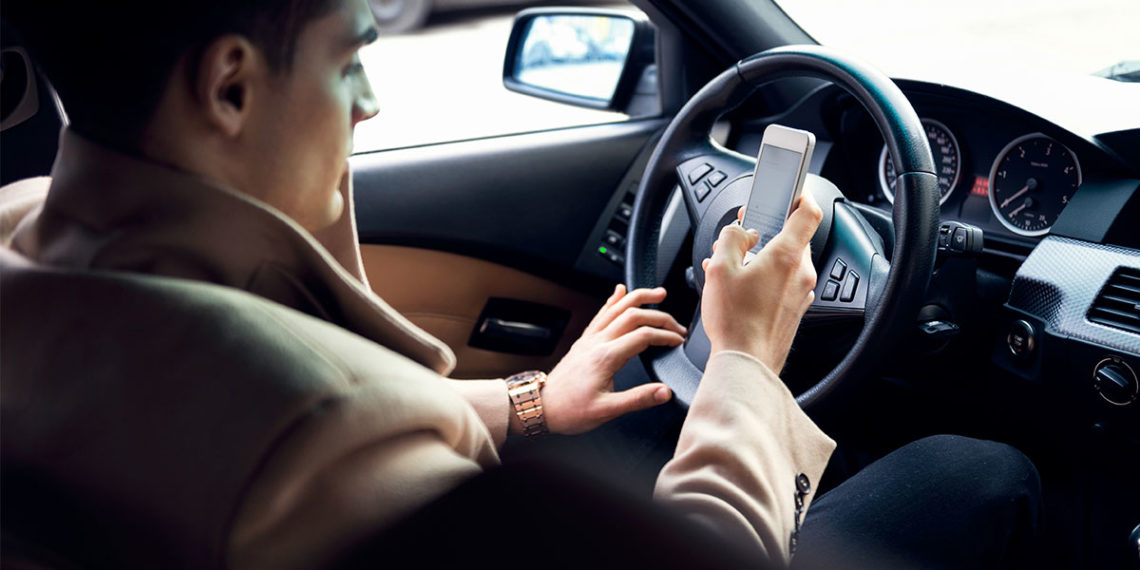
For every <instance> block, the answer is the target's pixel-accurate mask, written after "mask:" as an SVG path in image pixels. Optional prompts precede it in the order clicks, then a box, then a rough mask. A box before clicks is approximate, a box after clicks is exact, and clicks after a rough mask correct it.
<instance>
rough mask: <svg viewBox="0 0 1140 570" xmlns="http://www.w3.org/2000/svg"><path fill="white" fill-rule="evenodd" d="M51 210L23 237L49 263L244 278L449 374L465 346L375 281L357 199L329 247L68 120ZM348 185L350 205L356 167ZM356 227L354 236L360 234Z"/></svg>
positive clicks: (267, 209)
mask: <svg viewBox="0 0 1140 570" xmlns="http://www.w3.org/2000/svg"><path fill="white" fill-rule="evenodd" d="M52 177H53V180H52V183H51V188H50V190H49V192H48V196H47V200H46V202H45V203H44V207H43V209H42V211H40V212H39V213H38V218H36V219H35V220H34V221H33V222H31V223H22V224H21V226H20V228H19V229H18V230H17V232H16V235H15V236H14V238H13V242H12V245H13V248H14V249H16V250H17V251H20V252H21V253H23V254H24V255H27V256H28V257H30V258H32V259H34V260H36V261H38V262H40V263H44V264H48V265H52V266H59V267H69V268H73V269H100V270H115V271H130V272H137V273H145V274H152V275H162V276H167V277H180V278H186V279H193V280H198V281H207V282H211V283H216V284H219V285H226V286H230V287H235V288H238V289H243V290H246V291H249V292H250V293H253V294H255V295H259V296H262V297H265V298H268V299H270V300H272V301H276V302H278V303H281V304H284V305H287V306H289V307H292V308H294V309H297V310H300V311H303V312H306V313H309V314H312V315H314V316H317V317H319V318H322V319H324V320H327V321H330V322H333V323H335V324H337V325H340V326H342V327H344V328H346V329H348V330H351V331H353V332H355V333H357V334H360V335H361V336H364V337H366V338H369V339H371V340H373V341H376V342H378V343H380V344H382V345H384V346H387V347H388V348H390V349H392V350H395V351H397V352H400V353H402V354H404V355H405V356H408V357H409V358H412V359H413V360H416V361H417V362H420V363H421V364H423V365H425V366H427V367H429V368H432V369H433V370H436V371H437V372H439V373H441V374H446V373H448V372H450V371H451V369H452V368H454V365H455V357H454V355H453V354H452V353H451V351H450V350H449V349H448V348H447V346H446V345H444V344H443V343H442V342H440V341H439V340H437V339H435V338H433V337H431V336H430V335H428V334H427V333H425V332H423V331H422V330H421V329H419V328H417V327H416V326H415V325H413V324H412V323H411V322H410V321H408V320H407V319H405V318H404V317H402V316H401V315H400V314H399V313H397V312H396V311H395V310H394V309H392V308H391V307H390V306H388V305H387V304H386V303H385V302H384V301H383V300H381V299H380V298H379V297H378V296H376V295H375V294H374V293H373V292H372V291H371V290H370V289H369V288H368V287H367V286H366V284H365V282H364V280H363V272H362V271H361V270H360V267H361V264H360V252H359V243H358V242H357V240H356V237H355V227H354V225H353V223H352V220H351V216H352V213H351V212H352V210H351V208H345V214H344V215H345V216H346V219H344V220H341V222H342V223H341V224H339V226H340V227H341V228H342V229H344V230H345V232H343V233H345V235H344V236H339V237H340V238H341V239H336V238H337V237H338V236H334V235H325V234H328V233H329V232H322V238H323V239H325V242H326V243H330V244H337V245H338V246H339V247H337V251H335V252H330V251H329V250H328V249H326V248H325V247H324V245H322V243H321V242H318V241H317V239H316V238H314V237H313V235H312V234H310V233H309V232H308V231H306V230H304V229H303V228H301V227H300V226H298V225H297V224H296V223H295V222H293V221H292V220H291V219H289V218H288V217H287V216H285V215H283V214H282V213H281V212H279V211H277V210H276V209H274V208H273V207H271V206H269V205H268V204H265V203H263V202H261V201H258V200H256V199H253V198H251V197H249V196H246V195H244V194H242V193H240V192H237V191H235V190H232V189H229V188H225V187H222V186H220V185H218V184H215V183H212V182H210V181H207V180H204V179H202V178H200V177H197V176H194V175H192V174H189V173H185V172H180V171H177V170H174V169H172V168H168V167H166V166H163V165H161V164H157V163H155V162H151V161H147V160H143V159H139V158H136V157H132V156H129V155H126V154H123V153H120V152H117V151H114V150H111V149H108V148H106V147H103V146H100V145H97V144H95V143H93V142H91V141H89V140H87V139H84V138H83V137H81V136H79V135H77V134H76V133H74V132H70V131H67V130H65V131H64V133H63V135H62V136H61V140H60V149H59V154H58V155H57V157H56V162H55V166H54V167H53V169H52ZM341 191H342V192H344V193H345V197H346V199H347V201H346V203H348V204H351V197H352V189H351V175H350V174H349V173H348V171H347V167H346V174H345V177H344V179H343V181H342V188H341ZM350 234H351V235H350Z"/></svg>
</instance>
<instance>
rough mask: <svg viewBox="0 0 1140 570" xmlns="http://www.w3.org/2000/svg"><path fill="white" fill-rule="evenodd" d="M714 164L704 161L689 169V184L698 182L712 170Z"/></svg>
mask: <svg viewBox="0 0 1140 570" xmlns="http://www.w3.org/2000/svg"><path fill="white" fill-rule="evenodd" d="M712 169H713V165H711V164H709V163H707V162H706V163H704V164H702V165H700V166H698V167H696V168H694V169H692V170H690V171H689V184H696V183H697V181H699V180H700V179H702V178H704V177H705V175H706V174H708V173H710V172H712Z"/></svg>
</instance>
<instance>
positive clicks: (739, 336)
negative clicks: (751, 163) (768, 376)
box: [701, 193, 823, 373]
mask: <svg viewBox="0 0 1140 570" xmlns="http://www.w3.org/2000/svg"><path fill="white" fill-rule="evenodd" d="M822 218H823V212H822V211H820V209H819V205H817V204H816V202H815V200H814V199H812V198H811V196H810V195H808V194H806V193H805V194H803V196H802V197H801V198H800V200H799V204H798V205H797V207H796V209H795V211H794V212H792V215H791V216H790V217H789V218H788V220H787V222H785V223H784V229H783V230H781V231H780V233H779V234H777V235H776V237H774V238H772V241H770V242H768V243H767V244H766V245H765V246H764V247H763V249H761V250H760V253H758V254H757V255H756V257H755V258H753V259H752V260H751V261H750V262H749V263H748V265H745V264H744V254H745V253H746V252H747V251H748V250H749V249H751V248H752V247H753V246H755V245H756V242H757V240H759V239H760V236H759V234H758V233H757V232H756V231H755V230H748V231H746V230H744V229H743V228H741V227H740V226H739V225H737V224H729V225H727V226H725V227H724V229H722V230H721V232H720V237H719V238H718V239H717V241H716V243H715V244H713V256H712V258H711V259H705V260H704V262H703V263H702V267H703V268H704V270H705V288H704V293H703V295H702V297H701V320H702V321H703V324H704V329H705V333H706V334H708V337H709V341H710V343H711V346H712V354H716V353H717V352H719V351H722V350H737V351H741V352H744V353H747V354H751V355H753V356H755V357H756V358H758V359H760V361H761V362H763V363H764V364H765V365H766V366H768V368H769V369H771V370H772V371H773V372H775V373H779V372H780V369H782V368H783V367H784V360H785V359H787V357H788V351H789V350H790V349H791V346H792V339H793V338H794V337H795V334H796V328H797V327H798V326H799V322H800V318H801V317H803V314H804V312H805V311H807V308H808V306H809V305H811V302H812V300H813V299H814V297H815V295H814V293H813V290H814V289H815V282H816V273H815V268H814V267H813V266H812V262H811V249H810V242H811V238H812V235H814V234H815V230H816V228H817V227H818V226H819V222H820V220H821V219H822Z"/></svg>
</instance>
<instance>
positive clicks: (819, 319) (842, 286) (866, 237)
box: [804, 201, 890, 326]
mask: <svg viewBox="0 0 1140 570" xmlns="http://www.w3.org/2000/svg"><path fill="white" fill-rule="evenodd" d="M832 208H833V210H832V215H831V228H830V231H829V232H828V236H827V242H826V244H825V246H824V248H823V252H822V254H821V255H819V256H818V262H817V264H816V269H817V274H818V276H819V277H818V279H817V280H816V286H815V299H814V300H813V301H812V304H811V307H809V308H808V311H807V314H806V315H804V325H805V326H819V325H822V324H831V323H834V322H837V321H839V322H843V321H852V320H860V321H861V320H863V317H864V314H865V313H866V310H867V306H868V304H871V303H873V302H876V301H877V300H878V296H879V295H881V294H882V287H881V286H878V285H880V284H881V283H882V282H883V278H885V277H886V275H887V274H888V273H889V271H890V264H889V263H888V262H887V260H886V259H887V255H886V253H885V251H884V250H885V247H884V244H883V241H882V238H881V237H880V236H879V234H878V232H876V231H875V230H874V229H873V228H872V227H871V226H870V224H868V223H867V222H866V221H865V220H864V219H863V217H862V215H861V214H859V212H858V211H857V210H855V209H854V208H853V207H851V206H849V205H847V203H845V202H842V201H838V202H835V203H834V204H832Z"/></svg>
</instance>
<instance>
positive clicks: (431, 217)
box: [351, 121, 662, 378]
mask: <svg viewBox="0 0 1140 570" xmlns="http://www.w3.org/2000/svg"><path fill="white" fill-rule="evenodd" d="M661 127H662V122H661V121H637V122H629V123H620V124H611V125H600V126H593V127H583V128H576V129H564V130H558V131H548V132H542V133H532V134H526V135H517V136H509V137H498V138H493V139H484V140H478V141H467V142H458V143H449V144H441V145H432V146H426V147H417V148H410V149H401V150H394V151H387V152H378V153H370V154H361V155H356V156H354V157H353V158H352V159H351V160H352V166H353V171H354V185H355V193H356V196H355V202H356V204H355V206H356V214H357V221H358V227H359V233H360V237H361V242H362V244H363V246H362V253H363V257H364V263H365V270H366V272H367V274H368V276H369V280H370V281H371V283H372V286H373V289H374V290H375V291H376V293H377V294H379V295H380V296H381V297H383V298H384V299H385V300H386V301H387V302H388V303H390V304H391V305H392V306H393V307H395V308H396V309H397V310H399V311H400V312H401V313H403V314H404V315H405V316H407V317H408V318H409V319H411V320H412V322H414V323H416V324H417V325H419V326H420V327H422V328H424V329H425V330H427V331H428V332H429V333H431V334H432V335H434V336H436V337H438V338H440V339H441V340H443V341H444V342H446V343H447V344H448V345H449V346H450V347H451V348H452V350H454V351H455V352H456V355H457V357H458V361H459V366H458V369H457V370H456V372H455V376H456V377H464V378H478V377H491V376H501V375H504V374H509V373H513V372H517V371H520V370H526V369H535V368H539V369H549V368H550V367H551V366H553V365H554V364H555V363H556V362H557V360H558V359H559V358H560V357H561V355H562V354H564V353H565V351H566V350H567V349H568V348H569V346H570V344H571V343H572V341H573V340H574V339H576V338H577V337H578V335H579V334H580V333H581V331H582V329H583V328H584V327H585V325H586V323H588V322H589V319H590V318H592V316H593V314H594V312H595V311H596V310H597V308H598V307H599V306H600V304H601V300H602V299H601V296H602V294H603V293H602V292H603V291H605V290H606V289H605V288H606V287H607V286H610V285H611V284H612V283H616V282H618V281H620V280H621V267H620V265H617V264H616V263H613V262H611V261H610V260H608V259H605V258H602V257H600V256H598V254H597V252H596V250H597V247H598V246H597V245H596V244H594V243H593V241H596V240H597V239H598V236H599V235H603V234H604V232H605V227H606V226H607V224H609V223H611V222H610V218H611V217H612V216H613V215H614V212H615V211H616V210H617V209H618V206H619V205H620V203H621V202H622V201H623V198H624V197H626V196H628V192H629V190H630V189H631V185H632V186H635V185H636V179H637V178H638V171H637V169H636V165H637V164H638V163H639V162H641V161H643V160H644V157H645V154H646V153H647V152H648V147H649V144H648V143H649V141H650V140H651V139H652V137H653V136H654V135H655V134H656V133H657V132H659V131H660V129H661ZM590 250H592V251H594V254H593V257H591V256H589V255H587V253H588V252H589V251H590ZM397 268H398V269H397ZM490 299H508V300H518V301H526V302H532V303H539V304H541V305H544V306H547V307H553V308H556V309H558V310H563V311H568V312H569V318H568V319H566V324H565V329H564V330H562V331H561V334H560V337H559V339H558V341H557V343H556V348H555V349H554V351H553V352H552V353H550V354H549V355H524V354H513V353H509V352H499V351H493V350H485V349H482V348H475V347H472V346H469V344H468V341H469V340H470V339H471V337H472V333H473V331H474V330H475V328H476V326H477V325H478V324H479V317H480V315H481V314H482V313H483V311H484V308H485V307H486V306H487V303H488V301H489V300H490Z"/></svg>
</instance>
